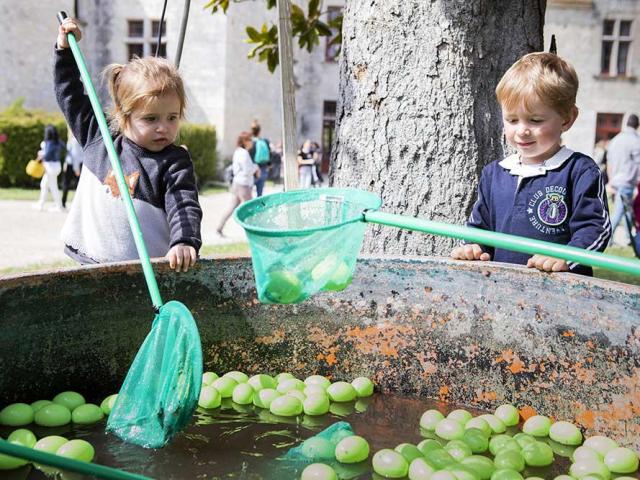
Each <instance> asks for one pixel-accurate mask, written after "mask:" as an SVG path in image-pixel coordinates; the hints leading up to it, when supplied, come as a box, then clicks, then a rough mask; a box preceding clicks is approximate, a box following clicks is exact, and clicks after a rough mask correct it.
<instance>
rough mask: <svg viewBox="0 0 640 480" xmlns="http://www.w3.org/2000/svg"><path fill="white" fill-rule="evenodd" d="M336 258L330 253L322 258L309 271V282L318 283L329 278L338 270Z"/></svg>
mask: <svg viewBox="0 0 640 480" xmlns="http://www.w3.org/2000/svg"><path fill="white" fill-rule="evenodd" d="M339 261H340V260H339V259H338V257H337V256H336V255H335V254H333V253H331V254H329V255H327V256H326V257H324V258H323V259H322V260H320V262H318V263H317V264H316V266H315V267H313V269H312V270H311V280H313V281H314V282H318V281H320V280H322V279H327V278H330V277H331V275H333V272H334V271H335V270H336V269H337V268H338V262H339Z"/></svg>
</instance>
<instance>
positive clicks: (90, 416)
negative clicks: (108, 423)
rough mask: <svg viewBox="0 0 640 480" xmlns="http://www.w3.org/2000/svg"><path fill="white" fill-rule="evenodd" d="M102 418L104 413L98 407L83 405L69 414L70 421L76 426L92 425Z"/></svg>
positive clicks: (88, 404) (89, 404) (90, 404)
mask: <svg viewBox="0 0 640 480" xmlns="http://www.w3.org/2000/svg"><path fill="white" fill-rule="evenodd" d="M103 418H104V412H103V411H102V409H101V408H100V407H99V406H98V405H94V404H93V403H85V404H84V405H80V406H78V407H76V408H75V409H74V410H73V412H71V421H72V422H73V423H77V424H78V425H92V424H94V423H98V422H99V421H100V420H102V419H103Z"/></svg>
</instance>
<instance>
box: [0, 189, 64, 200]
mask: <svg viewBox="0 0 640 480" xmlns="http://www.w3.org/2000/svg"><path fill="white" fill-rule="evenodd" d="M75 193H76V192H75V190H69V193H68V195H67V201H68V202H71V200H73V195H74V194H75ZM60 195H62V189H60ZM39 197H40V188H15V187H12V188H0V200H24V201H28V202H36V201H38V198H39ZM47 200H51V195H50V194H48V195H47Z"/></svg>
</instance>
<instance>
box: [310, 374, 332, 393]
mask: <svg viewBox="0 0 640 480" xmlns="http://www.w3.org/2000/svg"><path fill="white" fill-rule="evenodd" d="M304 384H305V385H306V386H307V387H310V386H313V385H315V386H318V387H321V388H322V389H323V390H326V389H327V388H329V385H331V380H329V379H328V378H327V377H324V376H322V375H311V376H309V377H307V378H305V379H304Z"/></svg>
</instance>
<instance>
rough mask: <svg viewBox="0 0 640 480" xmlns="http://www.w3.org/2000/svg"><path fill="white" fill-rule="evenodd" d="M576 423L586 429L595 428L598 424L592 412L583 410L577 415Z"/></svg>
mask: <svg viewBox="0 0 640 480" xmlns="http://www.w3.org/2000/svg"><path fill="white" fill-rule="evenodd" d="M576 423H577V424H579V425H582V426H583V427H585V428H593V427H594V425H595V424H596V416H595V414H594V413H593V411H592V410H583V411H582V412H580V413H578V414H577V415H576Z"/></svg>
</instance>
